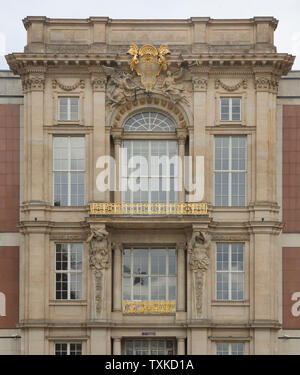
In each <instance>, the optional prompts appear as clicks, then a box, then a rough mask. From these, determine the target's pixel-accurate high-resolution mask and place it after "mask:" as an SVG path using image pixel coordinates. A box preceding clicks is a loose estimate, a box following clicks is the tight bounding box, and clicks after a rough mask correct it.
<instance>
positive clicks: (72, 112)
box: [58, 97, 79, 121]
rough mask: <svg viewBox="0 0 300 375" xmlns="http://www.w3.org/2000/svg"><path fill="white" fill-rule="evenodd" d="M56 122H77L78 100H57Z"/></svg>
mask: <svg viewBox="0 0 300 375" xmlns="http://www.w3.org/2000/svg"><path fill="white" fill-rule="evenodd" d="M58 120H59V121H79V98H75V97H72V98H67V97H61V98H58Z"/></svg>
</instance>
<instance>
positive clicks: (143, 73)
mask: <svg viewBox="0 0 300 375" xmlns="http://www.w3.org/2000/svg"><path fill="white" fill-rule="evenodd" d="M127 53H129V54H130V55H132V56H133V57H132V59H131V60H130V63H129V65H130V69H131V71H133V70H135V71H136V72H137V74H138V75H139V76H140V77H141V82H142V85H143V86H144V88H145V90H146V91H147V92H149V91H152V88H153V87H154V85H155V83H156V79H157V77H158V75H159V74H160V72H161V70H167V67H168V65H167V61H166V58H165V55H167V54H168V53H170V51H169V49H168V47H167V46H165V45H162V46H160V47H159V49H158V50H157V49H156V48H155V47H154V46H152V45H150V44H146V45H144V46H143V47H141V48H140V49H139V48H138V46H137V45H135V44H132V45H131V46H130V49H129V50H128V52H127Z"/></svg>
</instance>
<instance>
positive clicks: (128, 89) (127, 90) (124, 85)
mask: <svg viewBox="0 0 300 375" xmlns="http://www.w3.org/2000/svg"><path fill="white" fill-rule="evenodd" d="M103 70H104V72H105V73H106V75H107V76H109V78H108V81H107V88H106V97H107V105H108V106H111V107H114V106H116V105H122V104H125V103H127V102H131V101H133V100H134V99H135V97H136V95H137V93H138V92H139V91H141V90H142V91H143V89H142V88H141V87H139V85H138V84H137V83H136V82H135V80H134V78H133V75H132V73H127V72H124V71H119V70H117V68H113V67H108V66H103Z"/></svg>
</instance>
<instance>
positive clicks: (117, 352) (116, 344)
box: [113, 337, 121, 355]
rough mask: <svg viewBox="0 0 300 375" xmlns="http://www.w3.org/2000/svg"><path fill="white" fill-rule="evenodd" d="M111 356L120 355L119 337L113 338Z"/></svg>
mask: <svg viewBox="0 0 300 375" xmlns="http://www.w3.org/2000/svg"><path fill="white" fill-rule="evenodd" d="M113 355H121V337H114V338H113Z"/></svg>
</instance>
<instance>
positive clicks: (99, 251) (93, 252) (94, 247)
mask: <svg viewBox="0 0 300 375" xmlns="http://www.w3.org/2000/svg"><path fill="white" fill-rule="evenodd" d="M108 235H109V233H108V232H107V231H106V230H105V229H104V228H101V229H92V231H91V234H90V235H89V237H88V239H87V242H89V243H90V254H89V255H90V267H91V269H92V271H93V274H94V279H95V301H96V311H97V313H101V310H102V301H103V297H102V295H103V289H104V288H103V270H105V269H107V268H108V267H109V266H110V248H111V244H110V241H109V239H108Z"/></svg>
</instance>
